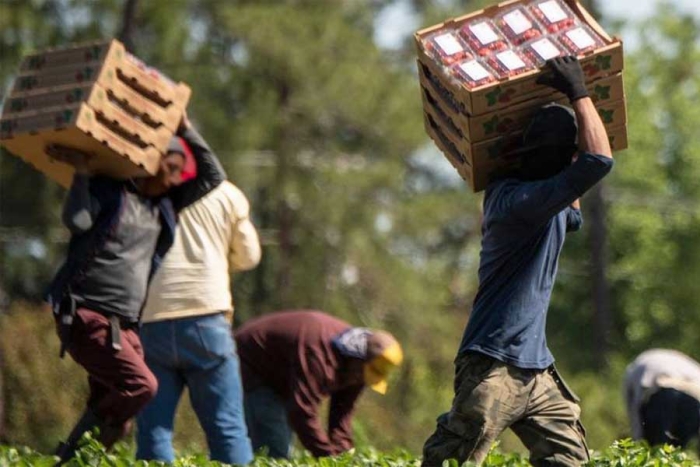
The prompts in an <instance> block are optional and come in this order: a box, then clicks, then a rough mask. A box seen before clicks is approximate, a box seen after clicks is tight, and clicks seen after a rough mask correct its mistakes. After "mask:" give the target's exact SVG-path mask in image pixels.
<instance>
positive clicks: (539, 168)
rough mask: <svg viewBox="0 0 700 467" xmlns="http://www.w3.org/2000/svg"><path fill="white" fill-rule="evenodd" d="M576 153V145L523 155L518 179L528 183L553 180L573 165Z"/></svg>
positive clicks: (561, 146) (560, 146) (545, 149)
mask: <svg viewBox="0 0 700 467" xmlns="http://www.w3.org/2000/svg"><path fill="white" fill-rule="evenodd" d="M576 151H577V147H576V145H575V144H569V145H557V146H540V147H538V148H534V149H532V150H531V151H529V152H526V153H524V154H523V155H522V159H521V160H522V162H521V165H520V169H519V171H518V172H519V176H518V178H520V179H522V180H526V181H534V180H545V179H547V178H551V177H553V176H555V175H557V174H558V173H559V172H561V171H562V170H564V169H565V168H567V167H568V166H569V165H571V159H572V157H573V156H574V154H575V153H576Z"/></svg>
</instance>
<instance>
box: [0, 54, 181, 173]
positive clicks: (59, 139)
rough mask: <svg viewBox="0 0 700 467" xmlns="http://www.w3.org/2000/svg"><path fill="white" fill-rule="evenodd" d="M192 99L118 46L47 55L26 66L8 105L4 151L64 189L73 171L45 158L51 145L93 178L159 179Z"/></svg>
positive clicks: (1, 122)
mask: <svg viewBox="0 0 700 467" xmlns="http://www.w3.org/2000/svg"><path fill="white" fill-rule="evenodd" d="M190 93H191V91H190V88H189V87H188V86H187V85H185V84H183V83H175V82H173V81H171V80H170V79H168V78H167V77H165V76H164V75H163V74H161V73H160V72H158V71H157V70H155V69H153V68H150V67H148V66H147V65H145V64H144V63H143V62H141V61H140V60H139V59H138V58H136V57H134V56H133V55H131V54H129V53H128V52H127V51H126V50H125V49H124V46H123V45H122V44H121V43H120V42H119V41H116V40H112V41H110V42H107V43H93V44H88V45H82V46H77V47H70V48H66V49H53V50H48V51H45V52H42V53H38V54H35V55H30V56H28V57H26V58H25V59H24V61H23V62H22V64H21V67H20V71H19V74H18V76H17V77H16V79H15V82H14V86H13V88H12V90H11V91H10V93H9V95H8V96H7V98H6V99H5V102H4V104H3V112H2V117H0V145H2V146H4V147H5V148H6V149H7V150H8V151H9V152H11V153H13V154H15V155H17V156H19V157H21V158H22V159H24V160H25V161H27V162H29V163H30V164H32V165H33V166H34V167H36V168H37V169H38V170H40V171H41V172H43V173H45V174H46V175H48V176H49V177H51V178H52V179H54V180H56V181H57V182H59V183H60V184H61V185H63V186H69V185H70V183H71V179H72V173H73V169H72V167H71V166H69V165H68V164H65V163H61V162H57V161H55V160H53V159H52V158H51V157H49V156H48V155H47V154H46V152H45V148H46V146H47V145H49V144H60V145H65V146H71V147H74V148H77V149H80V150H82V151H84V152H86V153H87V154H89V156H90V157H89V159H88V163H89V165H90V168H91V170H92V171H94V172H95V173H100V174H105V175H109V176H112V177H116V178H131V177H138V176H147V175H153V174H155V173H156V172H157V171H158V167H159V164H160V158H161V156H162V154H163V153H164V152H165V151H166V149H167V147H168V143H169V141H170V139H171V138H172V136H173V135H174V133H175V131H176V130H177V127H178V125H179V123H180V120H181V118H182V115H183V112H184V109H185V108H186V106H187V102H188V100H189V97H190Z"/></svg>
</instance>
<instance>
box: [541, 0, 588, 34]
mask: <svg viewBox="0 0 700 467" xmlns="http://www.w3.org/2000/svg"><path fill="white" fill-rule="evenodd" d="M530 11H531V12H532V14H533V16H534V17H535V18H536V19H537V21H539V22H540V24H542V26H544V28H545V29H546V30H547V32H549V33H551V34H554V33H557V32H559V31H563V30H564V29H569V28H570V27H573V26H575V25H577V24H579V20H578V18H577V17H576V15H575V14H574V12H573V11H571V8H569V6H568V5H567V4H566V3H564V2H562V1H561V0H537V1H535V2H533V3H532V4H531V5H530Z"/></svg>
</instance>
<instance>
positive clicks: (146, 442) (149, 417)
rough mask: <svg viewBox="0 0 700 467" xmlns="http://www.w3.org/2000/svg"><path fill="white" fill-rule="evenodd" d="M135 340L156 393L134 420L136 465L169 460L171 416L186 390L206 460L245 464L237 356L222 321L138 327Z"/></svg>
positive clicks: (247, 449) (248, 456)
mask: <svg viewBox="0 0 700 467" xmlns="http://www.w3.org/2000/svg"><path fill="white" fill-rule="evenodd" d="M141 340H142V342H143V347H144V350H145V353H146V363H147V364H148V367H149V368H150V369H151V371H153V373H154V374H155V375H156V378H158V393H157V394H156V397H155V398H154V399H153V400H152V401H151V402H150V403H149V404H148V405H147V406H146V408H145V409H144V410H143V411H142V412H141V414H140V415H139V416H138V418H137V426H138V432H137V435H136V442H137V451H136V457H137V459H148V460H160V461H165V462H172V461H173V460H174V458H175V454H174V452H173V446H172V439H173V424H174V419H175V410H176V408H177V404H178V402H179V400H180V396H181V394H182V391H183V389H184V388H185V386H187V388H188V389H189V394H190V401H191V403H192V408H193V409H194V412H195V413H196V414H197V418H198V419H199V423H200V424H201V425H202V428H203V429H204V432H205V434H206V437H207V444H208V445H209V452H210V457H211V459H212V460H216V461H219V462H224V463H227V464H247V463H249V462H251V461H252V460H253V451H252V448H251V445H250V439H249V438H248V431H247V429H246V425H245V417H244V415H243V388H242V385H241V376H240V369H239V361H238V355H237V354H236V344H235V341H234V340H233V336H232V333H231V325H230V323H229V322H228V320H226V317H225V316H224V315H223V314H222V313H218V314H213V315H206V316H198V317H194V318H183V319H176V320H168V321H159V322H155V323H148V324H144V325H143V328H142V329H141Z"/></svg>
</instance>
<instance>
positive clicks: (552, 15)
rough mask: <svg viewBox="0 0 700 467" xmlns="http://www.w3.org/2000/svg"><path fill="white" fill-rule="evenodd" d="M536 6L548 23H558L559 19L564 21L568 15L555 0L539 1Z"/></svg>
mask: <svg viewBox="0 0 700 467" xmlns="http://www.w3.org/2000/svg"><path fill="white" fill-rule="evenodd" d="M538 8H539V9H540V11H542V13H544V15H545V16H546V17H547V19H548V20H549V22H550V23H558V22H559V21H564V20H565V19H566V18H568V17H569V15H567V14H566V12H565V11H564V9H563V8H562V7H561V6H559V4H558V3H557V2H556V0H550V1H549V2H544V3H540V4H539V5H538Z"/></svg>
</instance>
